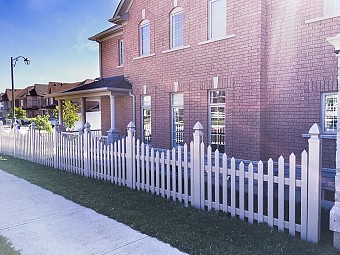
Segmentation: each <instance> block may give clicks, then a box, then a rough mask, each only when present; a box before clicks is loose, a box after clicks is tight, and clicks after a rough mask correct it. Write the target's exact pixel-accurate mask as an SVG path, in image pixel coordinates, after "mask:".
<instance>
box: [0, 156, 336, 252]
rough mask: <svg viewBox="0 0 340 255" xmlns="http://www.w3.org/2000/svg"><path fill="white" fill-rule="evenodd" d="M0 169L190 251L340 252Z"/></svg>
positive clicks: (17, 168) (100, 189)
mask: <svg viewBox="0 0 340 255" xmlns="http://www.w3.org/2000/svg"><path fill="white" fill-rule="evenodd" d="M0 169H2V170H4V171H6V172H8V173H11V174H14V175H16V176H18V177H20V178H23V179H25V180H27V181H29V182H31V183H33V184H36V185H38V186H41V187H43V188H45V189H48V190H50V191H52V192H54V193H56V194H59V195H61V196H63V197H65V198H66V199H69V200H72V201H74V202H76V203H78V204H81V205H83V206H85V207H88V208H92V209H93V210H95V211H96V212H98V213H100V214H103V215H106V216H108V217H110V218H112V219H115V220H117V221H119V222H122V223H124V224H126V225H129V226H131V227H132V228H134V229H136V230H138V231H140V232H142V233H144V234H147V235H150V236H153V237H156V238H157V239H159V240H161V241H163V242H166V243H170V244H171V245H172V246H174V247H176V248H178V249H179V250H181V251H184V252H187V253H189V254H214V255H216V254H252V255H254V254H261V255H262V254H289V255H291V254H299V255H301V254H323V255H328V254H338V252H337V250H335V249H334V248H333V247H331V246H330V245H329V244H319V245H315V244H310V243H307V242H304V241H301V240H299V239H298V238H294V237H292V236H289V235H288V234H286V233H279V232H278V231H276V230H272V229H270V228H269V227H268V226H267V225H266V224H254V225H249V224H248V223H246V222H243V221H241V220H238V219H236V218H231V217H229V216H228V215H227V214H225V213H222V212H215V211H211V212H207V211H201V210H197V209H194V208H192V207H189V208H186V207H184V206H182V205H181V204H178V203H173V202H171V201H169V200H167V199H164V198H161V197H159V196H156V195H152V194H150V193H147V192H143V191H136V190H132V189H129V188H126V187H120V186H116V185H113V184H111V183H108V182H104V181H100V180H94V179H88V178H85V177H82V176H79V175H76V174H72V173H68V172H65V171H61V170H56V169H53V168H50V167H46V166H42V165H39V164H35V163H31V162H28V161H24V160H21V159H16V158H13V157H10V156H7V155H1V156H0Z"/></svg>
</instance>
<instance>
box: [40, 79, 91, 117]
mask: <svg viewBox="0 0 340 255" xmlns="http://www.w3.org/2000/svg"><path fill="white" fill-rule="evenodd" d="M91 82H93V80H91V79H87V80H84V81H81V82H73V83H70V82H69V83H67V82H49V83H48V91H47V93H46V95H45V98H44V99H43V109H44V111H45V112H46V114H48V115H50V116H51V117H54V110H55V108H56V106H57V105H58V101H57V100H56V99H55V97H54V95H56V94H60V93H62V92H63V91H67V90H70V89H73V88H76V87H78V86H82V85H84V84H88V83H91ZM75 101H78V100H75ZM92 107H94V106H92Z"/></svg>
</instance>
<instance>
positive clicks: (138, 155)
mask: <svg viewBox="0 0 340 255" xmlns="http://www.w3.org/2000/svg"><path fill="white" fill-rule="evenodd" d="M136 159H137V169H136V171H137V190H140V183H141V181H140V172H141V169H140V142H139V139H138V140H137V155H136Z"/></svg>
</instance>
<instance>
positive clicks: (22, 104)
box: [20, 99, 24, 107]
mask: <svg viewBox="0 0 340 255" xmlns="http://www.w3.org/2000/svg"><path fill="white" fill-rule="evenodd" d="M20 106H21V107H23V106H24V100H23V99H21V100H20Z"/></svg>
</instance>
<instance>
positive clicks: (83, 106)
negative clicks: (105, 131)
mask: <svg viewBox="0 0 340 255" xmlns="http://www.w3.org/2000/svg"><path fill="white" fill-rule="evenodd" d="M80 110H81V126H82V127H84V126H85V123H86V98H85V97H82V98H80Z"/></svg>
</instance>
